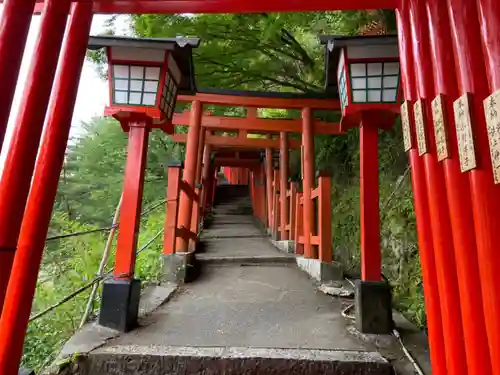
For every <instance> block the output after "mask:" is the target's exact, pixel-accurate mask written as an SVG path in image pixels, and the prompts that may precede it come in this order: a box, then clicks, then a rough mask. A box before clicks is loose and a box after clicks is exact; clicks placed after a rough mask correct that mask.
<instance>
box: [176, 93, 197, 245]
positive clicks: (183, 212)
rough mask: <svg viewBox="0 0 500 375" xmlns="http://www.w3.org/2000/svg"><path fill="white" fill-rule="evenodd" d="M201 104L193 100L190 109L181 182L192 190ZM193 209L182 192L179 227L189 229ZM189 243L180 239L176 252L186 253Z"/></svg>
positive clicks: (187, 197) (194, 178)
mask: <svg viewBox="0 0 500 375" xmlns="http://www.w3.org/2000/svg"><path fill="white" fill-rule="evenodd" d="M202 107H203V106H202V104H201V102H199V101H197V100H195V101H194V102H193V104H192V107H191V119H190V122H191V124H190V126H189V133H188V139H187V144H186V161H185V167H184V175H183V180H184V181H186V183H187V184H188V185H190V186H191V187H192V188H193V189H194V184H195V181H196V168H197V160H196V159H197V156H198V144H199V139H200V131H201V117H202V111H203V108H202ZM192 209H193V201H192V200H191V199H190V198H189V196H188V195H187V194H186V193H184V192H182V193H181V201H180V207H179V226H180V227H184V228H186V229H189V228H190V227H191V210H192ZM188 244H189V241H188V240H186V239H183V238H180V239H179V241H178V244H177V246H178V248H177V251H178V252H187V250H188Z"/></svg>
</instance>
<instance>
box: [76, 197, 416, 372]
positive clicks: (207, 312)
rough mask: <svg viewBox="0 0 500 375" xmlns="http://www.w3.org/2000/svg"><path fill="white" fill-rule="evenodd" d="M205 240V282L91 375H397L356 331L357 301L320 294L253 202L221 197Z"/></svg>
mask: <svg viewBox="0 0 500 375" xmlns="http://www.w3.org/2000/svg"><path fill="white" fill-rule="evenodd" d="M202 238H203V244H204V246H203V248H202V249H201V252H200V253H197V254H196V257H197V259H198V260H199V261H200V264H201V274H200V276H199V277H198V279H197V280H196V281H194V282H192V283H189V284H186V285H183V286H181V287H180V288H179V289H178V291H177V292H176V293H175V294H174V295H173V297H172V298H171V299H170V300H169V301H168V303H165V304H164V305H162V306H160V307H159V308H157V309H156V310H155V311H154V312H153V313H151V314H149V315H147V316H146V317H143V318H142V319H141V321H140V325H141V327H139V328H137V329H135V330H133V331H132V332H129V333H127V334H123V335H120V336H118V337H117V338H114V339H112V340H110V341H109V342H107V343H106V344H105V345H103V346H101V347H100V348H98V349H96V350H94V351H93V352H91V353H90V355H89V356H88V358H89V361H87V362H86V365H85V366H84V367H86V368H87V372H85V374H87V373H88V374H92V375H100V374H103V375H104V374H136V375H141V374H144V375H146V374H147V375H149V374H151V375H152V374H278V373H279V374H339V375H340V374H342V375H361V374H376V375H391V374H393V372H392V371H393V367H392V364H390V363H389V362H388V361H387V360H386V359H385V358H384V357H383V356H382V355H381V354H380V353H379V352H378V351H377V350H378V348H377V347H376V346H375V345H371V344H368V343H366V342H364V341H362V340H360V339H359V338H357V337H355V336H353V335H352V334H350V333H349V329H348V328H347V326H346V324H347V321H346V319H345V318H344V317H342V316H341V311H342V310H343V309H344V308H345V306H346V305H347V304H349V303H350V302H351V301H343V300H341V299H339V298H332V297H330V296H327V295H325V294H323V293H321V292H319V291H318V290H317V288H316V286H315V285H314V283H313V282H312V281H311V280H310V279H309V278H308V277H307V276H306V274H305V273H303V272H302V271H300V270H299V269H298V268H297V267H296V265H295V260H294V257H293V256H290V255H287V254H284V253H282V252H279V251H278V250H277V249H275V248H274V247H273V246H272V245H271V243H270V241H269V239H268V237H267V236H266V235H264V234H263V233H262V232H261V231H260V230H259V228H258V227H257V226H256V225H255V223H254V220H253V217H252V216H251V215H250V211H249V200H248V198H247V197H236V198H234V197H233V198H232V199H230V202H229V203H226V202H224V199H222V202H219V205H218V206H217V207H216V209H215V215H214V218H213V221H212V223H211V225H210V227H209V228H207V229H205V230H204V231H203V235H202ZM410 373H411V372H410Z"/></svg>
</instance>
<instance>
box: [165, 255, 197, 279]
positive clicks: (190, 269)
mask: <svg viewBox="0 0 500 375" xmlns="http://www.w3.org/2000/svg"><path fill="white" fill-rule="evenodd" d="M162 257H163V277H162V281H163V282H167V283H175V284H183V283H185V282H188V281H190V280H192V279H193V278H194V273H195V268H196V267H195V255H194V252H188V253H175V254H164V255H163V256H162Z"/></svg>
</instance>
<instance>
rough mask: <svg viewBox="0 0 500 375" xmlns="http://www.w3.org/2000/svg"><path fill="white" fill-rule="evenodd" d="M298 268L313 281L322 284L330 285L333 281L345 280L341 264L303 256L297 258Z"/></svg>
mask: <svg viewBox="0 0 500 375" xmlns="http://www.w3.org/2000/svg"><path fill="white" fill-rule="evenodd" d="M295 259H296V261H297V266H298V267H299V268H300V269H301V270H302V271H304V272H306V273H307V274H308V275H309V276H311V277H312V278H313V279H315V280H317V281H318V282H320V283H322V284H328V283H330V282H332V281H342V280H343V279H344V270H343V267H342V265H341V264H340V263H338V262H332V263H326V262H322V261H320V260H319V259H311V258H306V257H303V256H297V257H296V258H295Z"/></svg>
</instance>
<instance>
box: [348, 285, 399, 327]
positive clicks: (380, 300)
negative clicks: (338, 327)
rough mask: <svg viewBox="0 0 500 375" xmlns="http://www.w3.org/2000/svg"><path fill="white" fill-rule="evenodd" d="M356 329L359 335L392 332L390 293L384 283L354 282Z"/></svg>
mask: <svg viewBox="0 0 500 375" xmlns="http://www.w3.org/2000/svg"><path fill="white" fill-rule="evenodd" d="M355 293H356V297H355V307H356V328H357V329H358V331H360V332H361V333H374V334H388V333H391V332H392V329H393V321H392V295H391V294H392V292H391V286H390V285H389V284H388V283H386V282H377V281H362V280H357V281H356V287H355Z"/></svg>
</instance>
